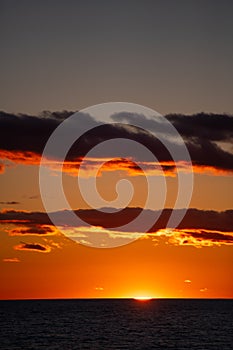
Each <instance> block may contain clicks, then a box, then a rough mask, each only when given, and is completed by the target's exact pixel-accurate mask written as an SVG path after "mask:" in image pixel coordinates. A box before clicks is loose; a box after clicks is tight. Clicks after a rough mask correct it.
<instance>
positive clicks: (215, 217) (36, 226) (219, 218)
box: [0, 208, 233, 234]
mask: <svg viewBox="0 0 233 350" xmlns="http://www.w3.org/2000/svg"><path fill="white" fill-rule="evenodd" d="M142 210H143V209H142V208H125V209H122V210H121V211H115V212H114V209H111V210H110V211H111V213H109V212H108V213H106V212H102V211H97V210H94V209H79V210H76V211H75V213H76V215H78V216H79V217H80V218H81V219H82V220H83V221H85V222H86V223H87V225H93V226H102V227H104V228H115V227H119V226H122V225H125V224H127V223H129V222H131V221H132V220H133V219H134V218H136V217H137V216H138V215H139V214H140V213H141V211H142ZM183 210H184V209H177V210H176V212H178V211H183ZM146 212H147V214H148V218H151V217H152V218H154V217H156V214H157V211H152V210H146ZM171 213H172V209H164V210H163V211H162V213H161V215H160V217H159V219H158V220H157V222H156V223H155V224H154V225H153V226H152V227H151V229H150V230H149V232H156V231H158V230H161V229H165V228H166V226H167V222H168V220H169V218H170V216H171ZM53 216H54V218H55V217H56V220H58V223H59V225H61V226H63V225H64V224H65V223H66V222H67V218H68V217H69V211H68V210H64V211H61V212H56V213H53ZM232 222H233V210H226V211H223V212H218V211H213V210H199V209H188V210H187V212H186V214H185V216H184V218H183V220H182V222H181V223H180V224H179V226H178V227H177V228H178V229H181V230H184V229H195V230H206V231H207V230H208V231H221V232H231V231H233V224H232ZM0 223H2V224H5V223H7V224H11V223H12V224H14V225H22V224H23V225H24V226H26V228H25V227H24V229H25V231H24V232H23V233H24V234H33V233H38V234H45V233H46V232H47V233H48V232H49V233H51V232H52V231H53V229H52V228H51V227H50V225H52V223H51V221H50V219H49V217H48V215H47V214H46V213H42V212H24V211H16V210H9V211H6V210H5V211H2V212H0ZM71 225H72V222H71ZM138 230H140V228H138ZM36 231H37V232H36Z"/></svg>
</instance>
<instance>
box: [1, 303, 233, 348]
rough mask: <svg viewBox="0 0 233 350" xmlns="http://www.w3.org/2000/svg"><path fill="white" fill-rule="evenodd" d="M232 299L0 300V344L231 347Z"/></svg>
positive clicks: (3, 345)
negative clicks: (143, 300)
mask: <svg viewBox="0 0 233 350" xmlns="http://www.w3.org/2000/svg"><path fill="white" fill-rule="evenodd" d="M232 342H233V300H200V299H199V300H197V299H196V300H195V299H156V300H150V301H147V302H141V301H136V300H131V299H93V300H90V299H89V300H88V299H86V300H80V299H79V300H78V299H77V300H75V299H73V300H27V301H26V300H24V301H0V349H4V350H8V349H20V350H26V349H48V350H52V349H53V350H55V349H64V350H70V349H81V350H84V349H93V350H98V349H101V350H111V349H119V350H120V349H125V350H126V349H127V350H130V349H134V350H137V349H145V350H150V349H177V350H183V349H189V350H195V349H199V350H207V349H208V350H210V349H211V350H215V349H216V350H230V349H233V345H232V344H233V343H232Z"/></svg>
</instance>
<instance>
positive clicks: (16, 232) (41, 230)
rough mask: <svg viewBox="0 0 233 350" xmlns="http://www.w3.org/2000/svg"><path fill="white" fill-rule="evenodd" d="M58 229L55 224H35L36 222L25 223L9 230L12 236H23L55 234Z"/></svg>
mask: <svg viewBox="0 0 233 350" xmlns="http://www.w3.org/2000/svg"><path fill="white" fill-rule="evenodd" d="M55 231H56V230H55V229H54V226H48V225H39V224H38V225H34V224H24V226H23V227H19V228H14V229H12V230H10V231H8V232H9V234H10V236H21V235H36V236H40V235H50V234H54V232H55Z"/></svg>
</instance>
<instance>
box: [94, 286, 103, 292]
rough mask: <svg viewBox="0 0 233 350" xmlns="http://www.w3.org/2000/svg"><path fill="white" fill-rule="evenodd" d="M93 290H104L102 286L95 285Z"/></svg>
mask: <svg viewBox="0 0 233 350" xmlns="http://www.w3.org/2000/svg"><path fill="white" fill-rule="evenodd" d="M95 290H97V291H99V292H101V291H103V290H104V288H103V287H95Z"/></svg>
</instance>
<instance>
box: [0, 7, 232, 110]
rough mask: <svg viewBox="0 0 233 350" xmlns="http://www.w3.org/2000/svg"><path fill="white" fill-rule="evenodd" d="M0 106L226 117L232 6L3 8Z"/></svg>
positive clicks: (229, 102)
mask: <svg viewBox="0 0 233 350" xmlns="http://www.w3.org/2000/svg"><path fill="white" fill-rule="evenodd" d="M0 6H1V8H0V12H1V22H0V26H1V30H0V33H1V34H0V36H1V48H2V53H1V67H2V69H1V82H2V83H1V87H0V89H1V90H0V96H1V107H2V109H3V110H6V111H9V112H15V113H18V112H25V113H38V112H41V111H42V110H52V111H53V110H63V109H67V110H77V109H82V108H84V107H88V106H91V105H94V104H98V103H101V102H109V101H127V102H128V101H129V102H135V103H139V104H142V105H146V106H148V107H151V108H153V109H155V110H157V111H158V112H160V113H162V114H163V113H170V112H173V113H174V112H183V113H195V112H200V111H206V112H208V111H209V112H219V113H223V112H228V113H231V112H232V107H233V102H232V101H233V100H232V89H233V72H232V61H233V47H232V32H233V21H232V12H233V4H232V1H230V0H229V1H228V0H223V1H212V0H206V1H199V0H197V1H192V0H191V1H186V0H183V1H182V0H176V1H167V0H161V1H149V0H146V1H127V0H126V1H123V0H121V1H107V0H106V1H103V0H100V1H89V0H87V1H84V0H83V1H72V0H69V1H67V2H65V1H61V0H57V1H56V0H50V1H44V0H42V1H30V0H22V1H16V0H10V1H3V0H1V1H0Z"/></svg>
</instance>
